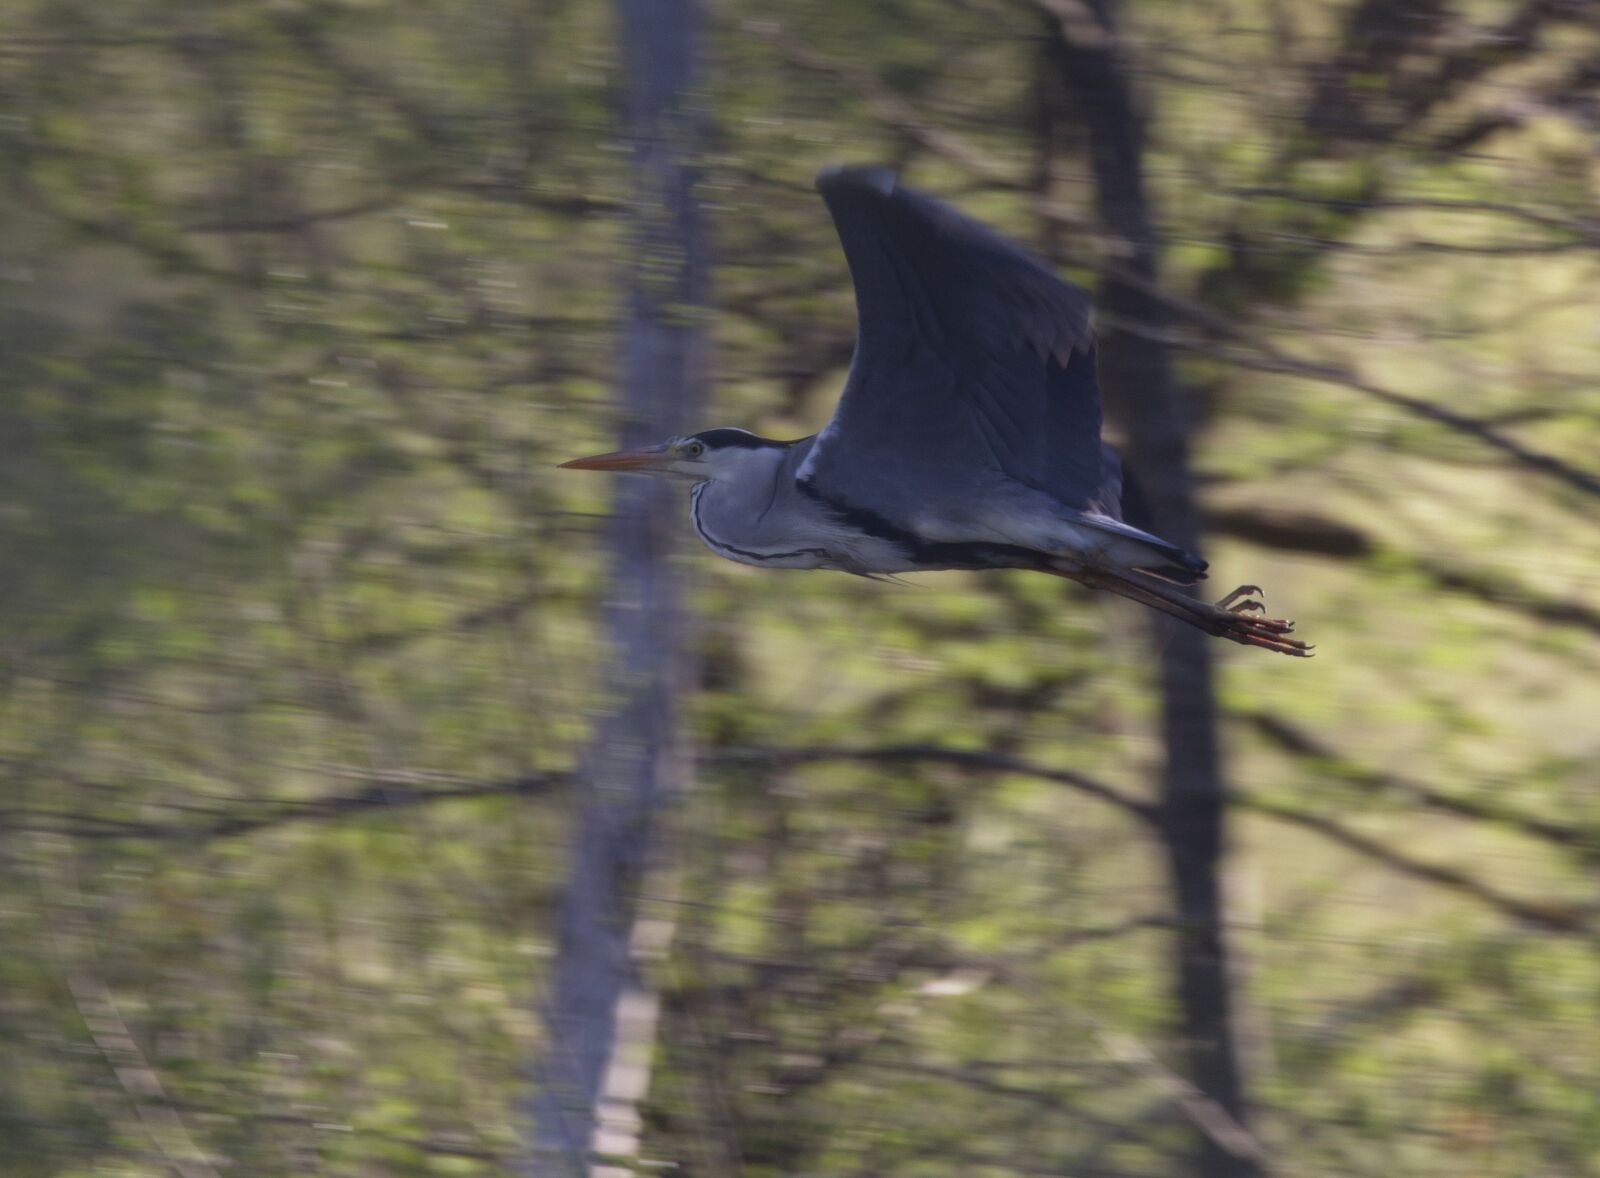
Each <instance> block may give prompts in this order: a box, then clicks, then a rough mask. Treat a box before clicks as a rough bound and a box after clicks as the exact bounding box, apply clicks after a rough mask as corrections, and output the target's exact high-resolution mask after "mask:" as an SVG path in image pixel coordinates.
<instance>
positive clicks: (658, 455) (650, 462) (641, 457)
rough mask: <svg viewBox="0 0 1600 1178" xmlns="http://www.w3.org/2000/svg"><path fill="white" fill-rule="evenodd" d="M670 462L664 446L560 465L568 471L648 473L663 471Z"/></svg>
mask: <svg viewBox="0 0 1600 1178" xmlns="http://www.w3.org/2000/svg"><path fill="white" fill-rule="evenodd" d="M671 461H672V458H671V455H669V454H668V453H667V448H666V447H665V446H646V447H645V448H644V449H642V450H613V451H612V452H611V453H610V454H596V455H594V456H593V457H590V458H574V459H573V460H572V461H571V462H563V463H562V464H561V465H562V466H563V467H564V468H566V469H568V470H631V471H640V472H644V473H647V474H648V473H650V472H652V471H663V470H666V469H667V464H668V463H669V462H671Z"/></svg>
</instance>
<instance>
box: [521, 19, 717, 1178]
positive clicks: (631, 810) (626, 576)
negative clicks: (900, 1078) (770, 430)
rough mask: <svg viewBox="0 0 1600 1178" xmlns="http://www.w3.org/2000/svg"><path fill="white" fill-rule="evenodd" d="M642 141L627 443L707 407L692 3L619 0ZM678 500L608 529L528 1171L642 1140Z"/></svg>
mask: <svg viewBox="0 0 1600 1178" xmlns="http://www.w3.org/2000/svg"><path fill="white" fill-rule="evenodd" d="M618 19H619V30H618V35H619V37H620V40H621V43H622V56H623V59H624V63H625V67H626V73H625V77H626V83H625V85H626V88H627V96H626V100H627V105H626V115H625V117H626V120H627V133H628V136H629V138H630V140H631V145H632V161H633V162H632V184H633V194H632V209H631V215H632V221H633V233H632V251H631V252H632V257H631V264H630V269H629V272H628V276H627V283H628V288H627V295H626V304H627V305H626V313H625V322H624V325H623V341H622V344H623V355H622V368H621V374H620V375H621V382H622V383H621V388H620V390H619V402H620V404H621V406H622V409H623V420H622V443H623V444H624V445H626V446H632V445H641V444H645V443H648V442H652V441H656V440H659V439H660V438H662V437H663V436H666V435H669V434H671V433H673V432H675V431H677V430H680V429H681V428H683V426H684V424H685V423H686V422H687V421H689V420H691V419H692V418H693V417H694V416H696V414H697V411H698V407H699V404H700V402H701V400H702V390H703V386H704V382H705V375H706V358H707V357H706V349H707V337H706V332H705V328H704V322H703V318H702V317H701V315H700V314H699V310H700V309H701V308H703V307H704V306H705V303H706V294H707V272H708V268H709V267H708V262H707V257H706V252H707V243H706V238H705V233H704V229H703V226H702V223H701V218H700V214H699V210H698V208H697V205H696V202H695V196H694V159H695V152H696V146H697V144H698V140H699V122H698V115H697V112H696V109H695V106H694V95H693V86H694V83H695V74H696V58H697V44H698V39H699V14H698V12H697V10H696V5H695V3H694V0H620V2H619V4H618ZM681 511H682V504H681V503H680V502H679V497H678V496H676V495H672V494H670V493H669V489H668V488H667V487H665V486H663V485H661V484H659V483H656V482H654V481H647V480H643V479H621V480H618V484H617V499H616V511H615V517H614V519H613V522H612V529H611V535H610V549H611V573H610V575H611V578H612V583H611V586H610V592H609V601H610V609H609V613H608V616H607V630H608V633H609V637H610V642H611V646H612V656H613V659H614V664H615V667H616V673H615V678H614V681H613V683H612V690H613V697H614V701H615V702H614V706H613V710H612V711H611V713H610V714H609V715H608V716H606V717H605V718H604V719H602V720H601V721H600V723H599V724H598V726H597V729H596V733H595V738H594V745H593V747H592V749H591V750H590V753H589V755H588V758H587V762H586V765H585V778H586V780H587V782H588V790H589V793H588V797H587V800H586V803H585V806H584V811H583V814H582V817H581V819H580V820H579V829H578V835H577V838H576V840H575V845H574V847H573V850H572V859H571V868H570V872H569V880H568V885H567V892H566V896H565V899H564V901H563V905H562V909H561V915H560V933H559V945H558V956H557V958H556V961H555V965H554V972H553V981H552V985H551V988H550V991H549V994H548V997H547V1006H546V1009H545V1011H544V1023H545V1028H546V1035H547V1042H546V1045H545V1048H544V1052H543V1058H542V1060H541V1063H540V1067H539V1069H538V1072H537V1075H536V1089H535V1092H534V1095H533V1099H532V1118H531V1120H532V1135H533V1136H532V1142H531V1147H532V1148H531V1149H530V1151H529V1159H528V1161H529V1167H530V1169H529V1171H528V1172H529V1173H532V1174H537V1175H556V1174H560V1175H571V1174H587V1173H591V1172H595V1171H591V1163H590V1157H591V1155H592V1153H593V1152H594V1151H595V1150H596V1149H597V1148H599V1149H602V1150H603V1151H605V1152H608V1153H628V1152H631V1151H632V1150H633V1149H634V1148H636V1137H637V1111H636V1109H635V1107H634V1105H635V1104H636V1102H637V1101H638V1099H639V1098H640V1097H642V1095H643V1090H644V1082H645V1081H646V1080H647V1079H648V1058H649V1049H650V1041H651V1038H652V1037H653V1034H654V1009H655V1001H654V997H653V995H651V994H650V993H649V991H648V989H647V988H646V986H645V984H644V982H643V981H642V979H641V977H640V973H639V960H638V956H639V951H640V944H639V942H640V941H642V940H646V939H650V938H649V936H648V933H646V932H645V930H642V929H640V928H637V927H636V925H637V923H638V922H637V911H638V893H639V887H640V884H641V881H642V880H643V879H644V878H645V874H646V872H647V870H648V869H649V868H650V866H651V860H652V849H653V845H654V842H655V839H654V834H655V830H656V827H657V826H658V825H659V820H660V817H661V814H662V810H663V808H664V806H665V805H666V804H667V803H668V802H669V801H670V800H671V798H672V797H673V796H674V794H675V793H676V792H677V791H678V790H679V789H680V788H682V786H683V784H684V779H685V776H686V774H687V767H688V752H687V748H686V746H685V742H684V738H683V736H682V734H681V732H680V725H679V717H678V710H677V702H676V701H677V699H678V698H679V697H680V695H679V693H680V691H681V690H682V689H683V688H684V686H685V685H686V684H687V683H688V682H689V679H690V675H689V673H688V670H689V669H688V667H687V665H686V663H687V657H688V656H687V654H686V651H685V648H684V644H683V641H682V633H683V625H682V621H683V604H682V593H681V585H680V584H679V579H678V576H677V574H676V573H675V571H674V570H673V568H672V566H671V563H670V561H669V559H668V558H669V555H670V551H671V548H672V543H673V537H674V536H675V535H676V533H677V531H678V525H679V523H680V520H679V519H678V516H679V515H680V513H681Z"/></svg>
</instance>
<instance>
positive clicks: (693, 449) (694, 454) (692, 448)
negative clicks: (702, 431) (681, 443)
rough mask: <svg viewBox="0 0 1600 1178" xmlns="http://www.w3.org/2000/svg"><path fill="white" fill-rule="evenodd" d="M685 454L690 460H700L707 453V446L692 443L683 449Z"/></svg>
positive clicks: (702, 443) (700, 443)
mask: <svg viewBox="0 0 1600 1178" xmlns="http://www.w3.org/2000/svg"><path fill="white" fill-rule="evenodd" d="M683 452H684V453H685V454H687V455H688V456H689V457H690V458H699V457H700V455H702V454H704V453H705V452H706V444H705V443H704V442H690V443H689V444H688V445H687V446H685V447H684V448H683Z"/></svg>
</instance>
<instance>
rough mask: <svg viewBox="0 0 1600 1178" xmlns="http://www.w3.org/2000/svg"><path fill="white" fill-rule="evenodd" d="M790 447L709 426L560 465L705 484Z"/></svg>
mask: <svg viewBox="0 0 1600 1178" xmlns="http://www.w3.org/2000/svg"><path fill="white" fill-rule="evenodd" d="M788 447H789V443H787V442H773V441H769V440H768V439H766V438H758V437H756V435H755V434H752V433H748V432H747V431H745V430H742V429H708V430H702V431H701V432H700V433H697V434H688V435H685V436H684V437H681V438H668V439H667V440H666V441H665V442H662V443H661V444H660V445H658V446H644V447H641V448H640V449H638V450H616V451H613V452H612V453H610V454H596V455H594V456H593V457H590V458H574V459H573V460H572V461H571V462H563V463H562V464H561V465H562V466H563V467H566V468H568V469H570V470H613V471H619V472H621V473H623V474H653V475H665V476H667V477H670V478H684V479H690V480H691V481H693V482H697V483H703V482H708V481H715V480H717V479H737V478H738V477H739V475H740V474H741V473H743V472H746V471H750V470H752V469H753V468H756V467H766V466H768V465H769V464H770V462H771V459H770V458H769V457H767V455H770V454H773V453H780V452H782V451H784V450H786V449H788Z"/></svg>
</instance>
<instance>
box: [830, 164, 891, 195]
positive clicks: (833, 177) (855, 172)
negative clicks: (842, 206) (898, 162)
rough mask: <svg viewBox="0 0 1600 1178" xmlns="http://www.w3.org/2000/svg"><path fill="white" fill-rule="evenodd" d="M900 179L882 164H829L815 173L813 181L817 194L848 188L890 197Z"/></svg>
mask: <svg viewBox="0 0 1600 1178" xmlns="http://www.w3.org/2000/svg"><path fill="white" fill-rule="evenodd" d="M899 182H900V177H899V176H897V175H896V174H895V170H894V169H893V168H890V167H885V166H884V165H882V164H829V165H828V166H827V167H825V168H823V169H822V171H820V172H818V173H817V178H816V180H815V181H814V184H815V186H816V189H817V191H818V192H820V193H823V194H824V195H826V194H827V193H828V192H830V191H839V190H843V189H850V188H865V189H868V190H869V191H872V192H875V193H877V194H878V195H879V196H892V195H893V194H894V190H895V185H897V184H898V183H899Z"/></svg>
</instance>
